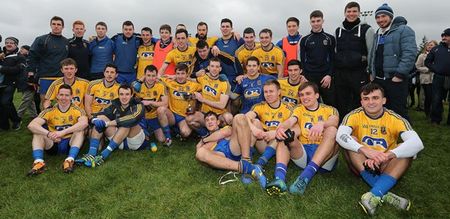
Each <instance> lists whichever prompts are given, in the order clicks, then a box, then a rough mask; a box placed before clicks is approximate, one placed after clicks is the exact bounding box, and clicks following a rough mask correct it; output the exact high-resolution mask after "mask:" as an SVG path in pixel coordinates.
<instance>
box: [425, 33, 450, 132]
mask: <svg viewBox="0 0 450 219" xmlns="http://www.w3.org/2000/svg"><path fill="white" fill-rule="evenodd" d="M441 37H442V42H441V43H440V44H439V45H438V46H436V47H434V48H433V49H431V51H430V53H428V55H427V58H426V59H425V65H426V66H427V67H428V68H429V69H430V70H431V71H432V72H434V76H433V84H432V90H433V99H432V103H431V122H432V123H435V124H439V123H440V122H441V120H442V112H443V111H444V108H443V106H442V100H444V99H445V98H446V97H445V95H446V94H447V92H448V90H450V61H449V60H450V28H447V29H445V30H444V32H443V33H442V34H441ZM447 125H450V111H449V113H448V116H447Z"/></svg>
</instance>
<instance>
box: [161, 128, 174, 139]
mask: <svg viewBox="0 0 450 219" xmlns="http://www.w3.org/2000/svg"><path fill="white" fill-rule="evenodd" d="M162 130H163V133H164V136H166V138H170V139H172V136H170V127H169V126H163V127H162Z"/></svg>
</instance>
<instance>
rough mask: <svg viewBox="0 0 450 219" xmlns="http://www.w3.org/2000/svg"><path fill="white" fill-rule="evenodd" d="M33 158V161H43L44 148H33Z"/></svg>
mask: <svg viewBox="0 0 450 219" xmlns="http://www.w3.org/2000/svg"><path fill="white" fill-rule="evenodd" d="M33 158H34V162H39V161H40V162H43V161H44V150H42V149H36V150H33Z"/></svg>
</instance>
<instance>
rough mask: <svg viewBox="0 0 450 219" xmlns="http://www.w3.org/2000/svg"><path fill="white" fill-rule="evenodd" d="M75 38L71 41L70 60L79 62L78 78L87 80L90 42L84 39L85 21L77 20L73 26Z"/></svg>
mask: <svg viewBox="0 0 450 219" xmlns="http://www.w3.org/2000/svg"><path fill="white" fill-rule="evenodd" d="M72 31H73V38H71V39H69V55H68V57H69V58H72V59H74V60H75V62H77V67H78V71H77V73H76V76H77V77H80V78H84V79H87V76H88V73H90V69H89V66H90V64H89V59H90V58H89V46H88V45H89V42H88V41H87V40H85V39H83V36H84V33H85V32H86V29H85V27H84V23H83V21H80V20H76V21H74V22H73V25H72Z"/></svg>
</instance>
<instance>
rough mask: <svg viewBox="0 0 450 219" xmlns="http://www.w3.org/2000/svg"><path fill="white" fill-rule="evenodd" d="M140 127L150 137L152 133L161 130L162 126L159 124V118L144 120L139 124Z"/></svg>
mask: <svg viewBox="0 0 450 219" xmlns="http://www.w3.org/2000/svg"><path fill="white" fill-rule="evenodd" d="M139 125H140V126H141V128H142V129H143V130H144V133H145V134H146V135H150V133H152V132H154V131H156V130H158V129H160V128H161V125H160V124H159V121H158V118H154V119H146V118H143V119H141V121H140V122H139Z"/></svg>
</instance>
